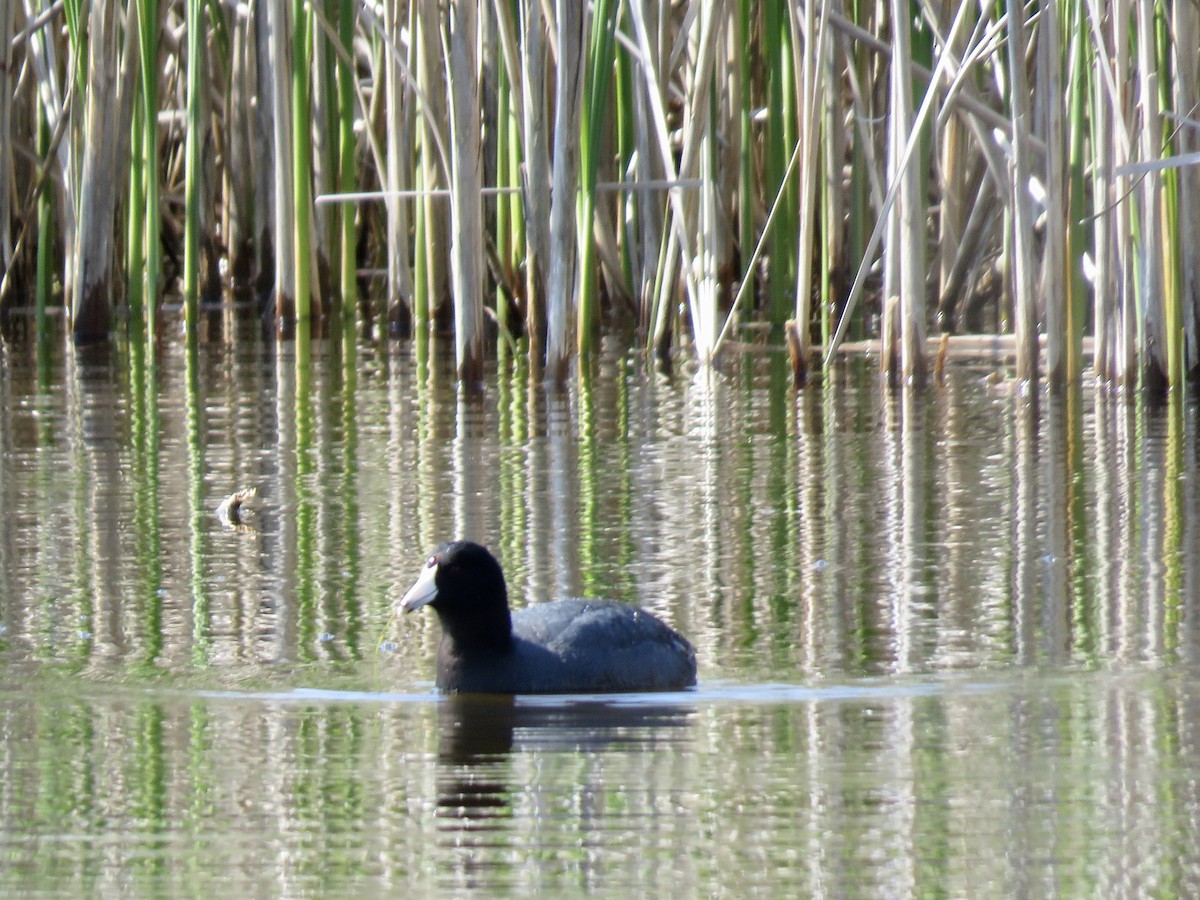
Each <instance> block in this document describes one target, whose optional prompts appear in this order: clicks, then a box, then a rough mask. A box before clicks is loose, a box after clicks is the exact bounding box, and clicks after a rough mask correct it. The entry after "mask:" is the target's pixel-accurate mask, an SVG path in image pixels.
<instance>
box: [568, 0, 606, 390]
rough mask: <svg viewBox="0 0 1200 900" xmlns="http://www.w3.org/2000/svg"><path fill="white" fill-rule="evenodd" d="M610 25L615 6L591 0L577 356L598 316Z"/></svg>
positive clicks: (585, 350)
mask: <svg viewBox="0 0 1200 900" xmlns="http://www.w3.org/2000/svg"><path fill="white" fill-rule="evenodd" d="M615 28H616V8H615V7H614V6H613V5H612V3H611V0H596V5H595V8H594V10H593V13H592V35H591V46H590V48H589V53H588V57H587V59H586V61H585V63H584V65H585V66H586V69H585V71H586V76H585V77H586V78H587V87H586V89H585V92H584V97H583V102H584V111H583V115H582V116H581V117H580V134H579V205H578V206H577V207H576V217H577V218H576V228H577V233H578V238H577V240H578V246H579V264H578V265H577V266H576V268H575V274H576V288H575V291H576V297H577V302H578V306H577V307H576V315H577V318H576V328H575V339H576V350H577V352H578V353H579V358H580V360H581V361H582V360H586V359H588V358H589V357H590V356H591V351H592V339H593V336H594V331H595V327H596V320H597V312H596V291H597V283H596V282H597V278H596V272H595V267H596V242H595V240H594V238H593V237H592V218H593V217H594V216H595V214H596V173H597V171H598V169H599V159H598V157H599V148H600V144H601V142H602V141H603V139H604V138H603V135H604V130H605V129H604V120H605V118H606V115H607V112H608V90H609V85H610V83H611V81H612V70H613V59H612V46H613V31H614V29H615ZM580 371H582V367H581V369H580Z"/></svg>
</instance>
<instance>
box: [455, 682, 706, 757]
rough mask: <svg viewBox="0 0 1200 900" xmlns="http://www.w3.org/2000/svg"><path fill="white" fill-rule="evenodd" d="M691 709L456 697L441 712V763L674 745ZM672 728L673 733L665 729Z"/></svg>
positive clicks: (664, 705) (507, 696) (503, 696)
mask: <svg viewBox="0 0 1200 900" xmlns="http://www.w3.org/2000/svg"><path fill="white" fill-rule="evenodd" d="M694 712H695V709H694V707H692V706H691V705H684V704H679V705H674V704H667V703H657V702H650V703H640V702H639V703H611V702H608V701H605V700H599V699H596V700H592V699H587V700H570V701H559V700H557V699H556V700H553V701H551V700H544V701H539V702H534V703H531V702H529V701H528V700H520V699H518V698H516V697H514V696H512V695H511V694H499V695H493V694H457V695H455V696H453V697H447V698H446V699H445V700H444V701H442V704H441V706H440V707H439V715H438V718H439V722H440V726H441V749H440V751H439V753H438V761H439V762H442V763H448V764H454V765H473V764H476V763H486V762H494V761H497V760H500V759H502V758H503V757H505V756H508V755H509V754H510V753H511V752H512V751H514V750H517V751H521V752H538V751H542V752H553V751H556V750H563V751H575V750H604V749H611V748H612V747H614V746H616V745H629V746H641V745H647V744H659V743H664V742H665V743H675V742H676V741H677V740H682V739H683V738H684V736H685V734H686V732H684V731H678V732H677V731H674V729H679V728H683V727H684V726H687V725H689V724H690V723H691V719H692V715H693V713H694ZM667 729H671V730H667Z"/></svg>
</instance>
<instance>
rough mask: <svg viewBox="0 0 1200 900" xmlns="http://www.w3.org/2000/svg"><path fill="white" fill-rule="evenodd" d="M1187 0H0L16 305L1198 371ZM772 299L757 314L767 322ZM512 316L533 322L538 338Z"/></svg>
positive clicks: (905, 363)
mask: <svg viewBox="0 0 1200 900" xmlns="http://www.w3.org/2000/svg"><path fill="white" fill-rule="evenodd" d="M1198 46H1200V8H1197V6H1196V5H1195V4H1194V3H1174V4H1172V3H1132V2H1130V0H1057V2H1050V0H1035V2H1031V3H1022V2H1020V0H1006V2H1004V3H991V4H984V3H981V4H978V5H975V4H965V5H959V4H953V3H945V2H938V0H923V2H917V3H908V2H900V0H886V2H885V0H876V2H843V0H830V2H815V0H804V2H796V3H790V4H777V3H765V4H755V3H750V2H748V0H737V2H734V0H681V2H674V3H665V2H661V0H660V2H657V3H655V2H651V0H625V2H619V3H615V2H612V0H594V2H593V3H591V4H588V5H581V4H578V3H576V2H574V0H492V2H469V0H464V2H445V0H442V2H439V0H412V2H404V0H380V2H378V3H366V2H361V0H326V2H324V3H314V2H308V3H305V2H303V0H291V2H285V0H265V2H259V3H248V4H247V3H238V2H224V3H221V2H212V3H200V2H198V0H188V2H186V3H185V2H182V0H176V2H155V0H131V2H128V3H127V4H126V5H124V6H121V5H119V4H117V3H115V2H113V0H92V2H91V3H90V4H84V3H82V2H80V0H61V2H50V0H0V134H2V136H3V139H2V140H0V265H2V266H3V283H2V286H0V304H3V309H4V310H5V311H6V313H8V314H9V317H10V318H11V316H12V314H13V313H14V311H21V310H27V311H30V312H32V313H33V314H34V315H33V317H32V319H31V321H32V322H33V323H34V325H33V327H34V328H35V329H36V330H37V332H38V334H39V335H44V334H45V333H46V331H47V329H49V328H50V327H51V326H50V325H49V324H48V322H49V320H48V319H47V318H46V314H47V310H52V309H53V307H55V306H60V307H61V308H62V309H63V311H64V313H65V318H66V321H67V322H68V324H69V328H68V329H67V332H68V334H70V335H71V336H72V337H73V339H74V340H76V341H92V340H103V339H107V338H108V337H109V336H110V335H111V334H113V332H114V331H115V330H118V329H128V332H129V334H130V336H131V338H134V339H137V340H151V339H154V338H155V336H156V331H157V330H158V329H160V328H161V327H162V325H163V323H164V321H170V318H171V317H172V316H174V315H175V312H174V310H175V308H176V307H179V308H181V309H182V311H183V312H182V314H181V318H182V321H183V323H184V325H185V326H186V327H185V329H184V330H185V333H186V334H188V335H195V334H197V331H198V329H199V327H200V319H201V317H202V315H203V311H204V310H207V309H212V308H214V307H219V306H224V307H225V309H226V310H234V311H240V310H256V311H257V312H259V313H260V314H262V315H263V317H264V319H265V320H267V321H269V322H271V323H272V324H273V325H274V326H275V327H276V328H277V329H278V331H279V333H280V334H288V333H291V332H293V330H294V329H297V328H299V329H304V330H305V333H312V334H321V333H325V330H326V329H328V328H330V327H332V326H333V323H335V322H338V323H340V327H341V328H342V329H344V333H345V334H346V335H351V334H353V333H355V332H356V331H357V330H359V329H364V330H365V329H377V330H383V329H387V330H389V331H390V332H392V333H398V334H406V333H412V334H415V335H417V336H418V337H420V338H421V340H422V346H425V345H426V343H425V341H424V339H425V337H426V336H428V335H429V334H430V332H431V330H433V329H438V328H441V329H452V330H453V331H454V333H455V342H454V346H455V354H456V364H457V368H458V371H459V373H460V376H461V377H462V378H464V379H467V380H475V379H478V378H479V377H480V375H481V373H482V371H483V369H482V364H483V360H484V358H485V357H486V355H487V354H488V353H489V352H492V351H491V349H490V348H491V347H493V346H495V345H496V342H498V343H499V346H501V347H503V348H505V349H504V350H503V351H502V352H503V353H504V354H507V353H508V352H509V349H510V348H518V349H519V352H521V353H523V354H525V355H527V357H528V362H529V365H530V370H531V371H532V372H534V373H544V375H545V376H546V377H548V378H553V379H562V378H565V377H568V375H569V374H570V373H572V372H575V371H582V370H584V369H585V367H586V366H587V364H588V361H589V360H590V359H591V357H592V356H593V354H594V346H595V345H594V336H595V334H596V331H597V329H598V328H599V327H601V326H602V322H603V321H604V320H605V318H606V317H608V318H610V319H612V318H615V319H625V320H633V321H636V323H637V325H638V328H637V329H636V330H635V332H634V333H636V334H637V335H639V340H640V341H641V343H642V346H644V348H645V349H646V350H647V351H648V352H657V353H660V354H668V353H672V352H675V351H677V350H680V349H682V350H685V351H686V352H688V353H691V354H693V355H694V356H695V357H696V358H697V359H698V360H699V361H700V362H701V363H702V364H709V363H712V362H713V361H715V360H716V359H718V357H719V355H720V354H721V353H722V352H724V351H726V350H728V349H729V348H731V347H735V346H740V345H742V344H743V343H744V342H745V341H747V340H750V339H754V340H758V341H761V340H763V338H762V335H764V334H765V335H767V337H766V340H767V341H768V342H769V343H773V344H778V345H784V344H785V343H786V345H787V346H788V348H789V349H790V351H791V353H792V362H793V373H794V377H795V379H796V381H797V383H803V382H804V381H805V380H806V379H807V378H808V376H809V373H810V371H811V370H812V368H813V366H814V365H819V364H821V362H822V361H823V360H825V361H827V360H828V359H829V358H831V356H832V354H834V353H835V352H837V351H838V350H839V347H840V346H841V345H842V344H843V342H844V341H845V340H846V339H848V338H849V339H853V340H861V339H863V338H874V339H877V340H878V344H877V347H878V350H879V358H880V360H881V361H882V366H883V367H884V369H885V370H886V371H887V373H888V375H889V376H890V377H891V378H892V379H893V380H899V381H902V382H904V383H914V384H915V383H920V382H922V381H923V380H925V379H926V378H927V376H928V373H930V372H931V371H932V370H933V363H932V360H931V359H930V358H929V351H928V342H927V340H926V337H927V335H928V334H931V333H932V334H937V333H943V334H947V333H955V334H957V333H989V334H1000V333H1003V334H1011V335H1012V337H1013V339H1014V342H1015V370H1016V373H1017V375H1018V376H1019V377H1021V378H1023V379H1026V380H1031V381H1033V380H1038V379H1043V378H1044V379H1045V380H1047V381H1048V382H1049V383H1050V384H1051V385H1052V386H1055V387H1057V386H1061V385H1064V384H1068V383H1073V382H1077V381H1079V379H1080V378H1081V376H1082V374H1083V372H1084V368H1085V367H1084V353H1083V347H1084V337H1085V336H1087V337H1088V338H1089V342H1088V343H1089V346H1092V347H1094V351H1093V354H1092V369H1091V371H1092V372H1093V373H1094V375H1095V377H1096V378H1097V379H1099V380H1100V381H1102V382H1104V383H1111V384H1114V385H1118V386H1122V387H1140V388H1145V389H1150V390H1163V389H1167V388H1172V387H1182V386H1184V385H1185V384H1187V383H1188V382H1192V381H1195V380H1196V379H1197V377H1198V376H1200V245H1197V244H1196V241H1195V237H1194V236H1195V235H1196V233H1197V230H1198V228H1200V180H1198V179H1200V175H1198V171H1197V168H1196V164H1197V162H1200V147H1198V146H1197V144H1198V142H1200V72H1198V65H1200V60H1198V58H1197V57H1198V54H1197V53H1196V47H1198ZM749 336H753V338H751V337H749ZM522 338H525V340H522Z"/></svg>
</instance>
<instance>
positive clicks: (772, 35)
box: [762, 3, 800, 325]
mask: <svg viewBox="0 0 1200 900" xmlns="http://www.w3.org/2000/svg"><path fill="white" fill-rule="evenodd" d="M763 15H764V36H763V46H762V50H763V54H764V56H765V57H766V63H765V68H766V72H767V143H766V161H765V169H766V171H765V180H766V187H767V189H768V193H769V194H770V193H774V192H775V191H776V190H778V188H779V187H780V186H781V185H784V183H785V182H784V172H785V171H786V169H787V161H788V155H789V153H790V152H791V148H792V147H793V146H795V144H796V91H795V87H794V83H793V77H794V72H795V66H794V62H793V59H792V29H791V23H790V21H789V19H790V16H789V15H788V14H787V12H786V9H785V6H784V5H783V4H776V3H767V4H764V13H763ZM798 192H799V189H798V185H797V184H796V181H795V180H794V179H793V180H792V181H790V182H787V186H786V190H784V191H782V192H781V193H782V197H783V202H784V207H783V210H782V214H781V216H780V217H779V218H778V219H777V220H776V223H775V226H774V228H773V229H772V231H771V234H770V238H769V242H768V251H767V252H768V258H769V260H770V262H769V268H768V275H769V278H768V283H767V295H768V301H767V308H768V310H769V315H770V318H771V321H772V323H774V324H776V325H782V324H783V321H784V320H785V319H787V318H788V316H789V315H790V314H791V312H792V299H791V297H790V295H789V294H790V291H791V290H792V288H793V287H794V285H795V279H796V271H795V266H796V260H795V250H796V247H797V246H798V244H797V241H798V235H797V232H796V227H795V223H796V222H797V221H798V208H799V202H800V201H799V196H798Z"/></svg>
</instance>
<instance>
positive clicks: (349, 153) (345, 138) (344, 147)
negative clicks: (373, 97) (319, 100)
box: [337, 0, 358, 329]
mask: <svg viewBox="0 0 1200 900" xmlns="http://www.w3.org/2000/svg"><path fill="white" fill-rule="evenodd" d="M338 39H339V41H340V42H341V45H342V50H343V51H344V57H343V56H339V58H338V64H337V87H338V146H339V151H340V154H339V163H338V188H339V190H341V191H342V192H343V193H349V192H350V191H353V190H354V186H355V181H356V180H357V177H358V173H357V171H356V165H355V152H356V150H357V146H358V145H357V141H356V140H355V137H354V110H355V107H356V104H357V99H356V95H355V90H354V83H355V78H356V75H355V71H354V0H338ZM354 215H355V210H354V206H353V204H350V203H343V204H342V205H341V248H340V249H341V253H340V254H339V257H338V273H339V279H338V283H339V290H338V294H339V296H340V297H341V302H342V316H343V320H342V321H343V326H348V327H350V328H351V329H352V328H353V325H354V318H355V310H356V308H357V305H358V256H357V249H358V234H357V229H356V228H355V226H354Z"/></svg>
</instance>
